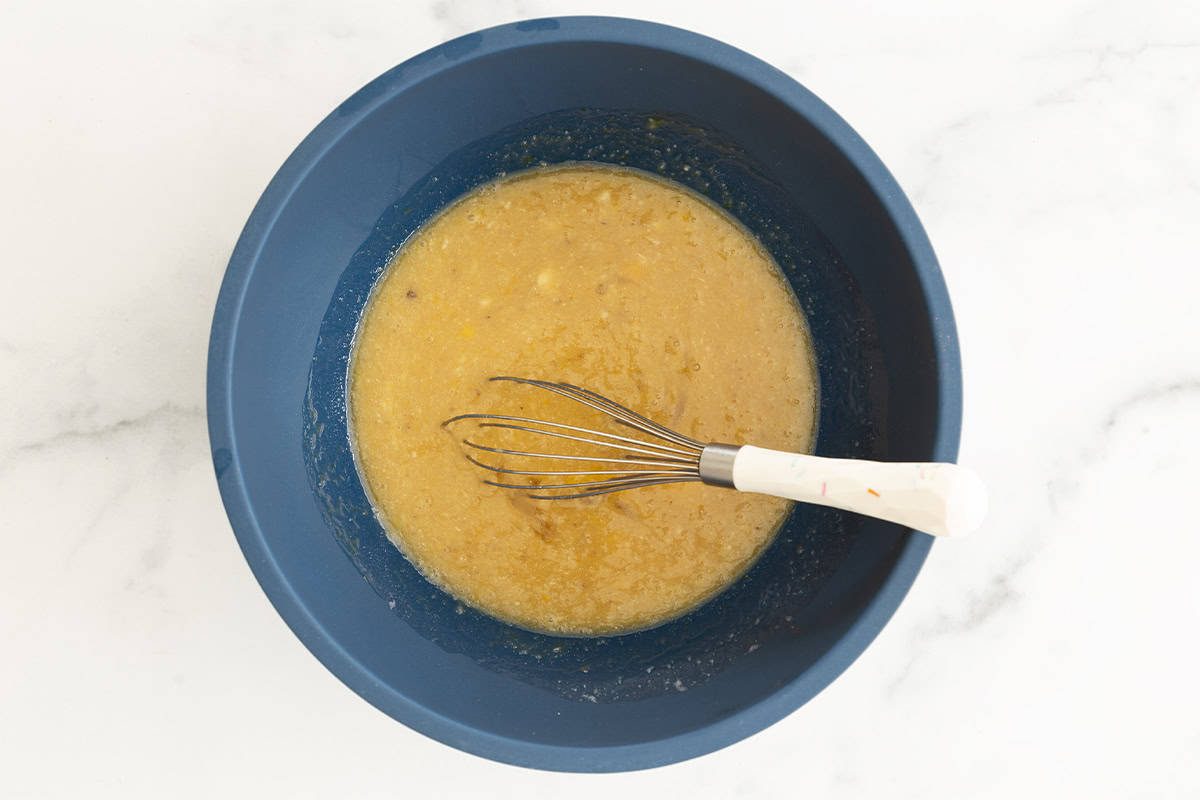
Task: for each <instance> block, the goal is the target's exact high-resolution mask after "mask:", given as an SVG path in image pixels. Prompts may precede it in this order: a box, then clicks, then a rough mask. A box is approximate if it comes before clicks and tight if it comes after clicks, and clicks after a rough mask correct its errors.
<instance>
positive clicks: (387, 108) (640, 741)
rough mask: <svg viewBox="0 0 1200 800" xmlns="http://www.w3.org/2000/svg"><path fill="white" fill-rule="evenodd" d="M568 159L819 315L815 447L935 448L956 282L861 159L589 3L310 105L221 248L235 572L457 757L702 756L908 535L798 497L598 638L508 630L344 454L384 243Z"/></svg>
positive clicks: (757, 76)
mask: <svg viewBox="0 0 1200 800" xmlns="http://www.w3.org/2000/svg"><path fill="white" fill-rule="evenodd" d="M574 160H585V161H601V162H609V163H615V164H622V165H628V166H632V167H637V168H640V169H644V170H648V171H651V172H656V173H659V174H662V175H664V176H667V177H670V178H673V179H675V180H677V181H679V182H681V183H684V184H686V185H688V186H690V187H692V188H693V189H695V190H696V191H699V192H701V193H703V194H705V195H707V196H709V197H710V198H712V199H713V200H714V201H715V202H717V203H719V204H720V205H722V206H724V207H725V208H727V209H729V210H730V211H731V212H732V213H733V214H734V215H736V216H737V217H738V218H740V219H741V220H742V222H744V223H745V224H746V225H747V226H748V227H749V228H750V229H751V230H752V231H753V232H754V233H755V234H757V236H758V237H759V238H760V239H761V240H762V242H763V243H764V244H765V245H766V246H767V247H768V248H769V249H770V250H771V252H772V253H773V255H774V256H775V259H776V260H777V261H778V262H779V264H780V265H781V266H782V268H783V269H784V272H785V273H786V275H787V278H788V280H789V281H790V282H791V283H792V285H793V286H794V288H795V290H796V293H797V296H798V297H799V299H800V302H801V305H802V306H803V309H804V311H805V314H806V315H807V316H808V321H809V325H810V327H811V329H812V333H813V339H814V343H815V347H816V350H817V357H818V362H819V371H820V379H821V403H820V419H819V426H820V428H819V435H818V440H817V445H816V451H817V452H818V453H819V454H821V455H827V456H843V457H869V458H876V459H886V460H915V461H923V460H937V461H951V460H953V459H954V457H955V455H956V453H957V449H958V436H959V426H960V418H961V379H960V375H959V355H958V344H957V339H956V336H955V330H954V321H953V316H952V314H951V309H950V301H949V298H948V297H947V294H946V288H945V285H944V284H943V281H942V277H941V273H940V272H939V270H938V265H937V261H936V259H935V257H934V254H933V251H932V249H931V248H930V245H929V242H928V241H927V239H926V237H925V233H924V232H923V230H922V229H921V225H920V223H919V222H918V221H917V217H916V215H915V214H914V212H913V209H912V208H911V207H910V206H909V204H908V202H907V201H906V200H905V198H904V195H903V194H902V193H901V191H900V188H899V187H898V186H897V185H896V182H895V181H894V180H893V178H892V177H891V175H889V174H888V172H887V170H886V169H885V168H884V166H883V164H882V163H880V161H879V159H878V158H876V156H875V155H874V154H873V153H872V152H871V151H870V149H869V148H868V147H867V146H866V144H864V143H863V141H862V140H861V139H860V138H859V137H858V136H857V135H856V134H855V133H854V131H853V130H851V129H850V127H849V126H848V125H846V123H845V122H843V121H842V120H841V119H840V118H839V117H838V116H837V115H836V114H834V113H833V111H831V110H830V109H829V108H828V107H826V106H825V105H824V104H823V103H821V101H820V100H818V99H817V98H816V97H814V96H813V95H812V94H810V93H809V92H808V91H806V90H805V89H804V88H803V87H801V86H800V85H799V84H797V83H795V82H794V81H793V80H791V79H790V78H788V77H787V76H786V75H784V74H783V73H781V72H779V71H778V70H775V69H773V68H772V67H770V66H768V65H766V64H764V63H763V62H761V61H758V60H757V59H755V58H753V57H751V56H749V55H747V54H745V53H743V52H740V51H738V50H735V49H733V48H731V47H728V46H726V45H724V44H721V43H720V42H717V41H714V40H712V39H708V38H705V37H702V36H698V35H695V34H692V33H687V32H685V31H681V30H678V29H675V28H669V27H664V26H662V25H654V24H649V23H645V22H634V21H631V20H622V19H605V18H567V19H558V20H553V19H543V20H534V21H530V22H522V23H518V24H515V25H506V26H502V27H498V28H492V29H489V30H486V31H482V32H480V33H474V34H471V35H469V36H464V37H462V38H459V39H455V40H454V41H451V42H447V43H446V44H443V45H441V46H439V47H435V48H433V49H432V50H429V51H427V52H425V53H423V54H421V55H419V56H416V57H415V58H412V59H410V60H409V61H406V62H405V63H403V64H401V65H400V66H398V67H396V68H395V69H393V70H391V71H390V72H388V73H386V74H384V75H383V76H381V77H379V78H378V79H376V80H374V81H372V82H371V83H370V84H368V85H367V86H366V87H364V88H363V89H362V90H360V91H359V92H358V93H357V94H355V95H354V96H353V97H351V98H350V99H349V100H347V101H346V102H345V103H343V104H342V105H341V106H340V107H338V108H337V109H336V110H335V111H334V112H333V113H332V114H330V116H329V117H328V118H327V119H325V120H324V121H323V122H322V123H321V124H320V125H319V126H317V128H316V130H314V131H313V132H312V133H311V134H310V135H309V136H308V138H306V139H305V140H304V141H303V143H301V145H300V146H299V147H298V148H297V149H296V151H295V153H293V154H292V156H291V157H290V158H289V159H288V160H287V162H286V163H285V164H284V165H283V167H282V168H281V169H280V170H279V173H278V174H277V175H276V176H275V178H274V180H272V181H271V184H270V186H268V187H267V190H266V192H264V194H263V196H262V199H261V200H260V201H259V203H258V205H257V206H256V207H255V209H254V212H253V214H251V216H250V220H249V222H247V224H246V228H245V230H244V231H243V233H242V236H241V238H240V240H239V241H238V244H237V247H236V249H235V250H234V253H233V257H232V259H231V260H230V263H229V268H228V271H227V273H226V275H225V281H224V283H223V285H222V287H221V293H220V297H219V299H218V301H217V308H216V313H215V316H214V320H213V328H212V339H211V343H210V349H209V366H208V419H209V433H210V437H211V441H212V452H213V463H214V466H215V468H216V473H217V479H218V483H219V485H220V489H221V496H222V498H223V499H224V501H225V507H226V509H227V510H228V513H229V518H230V521H231V522H232V524H233V529H234V532H235V533H236V535H237V538H238V541H239V543H240V544H241V547H242V550H243V552H244V553H245V555H246V559H247V560H248V561H249V563H250V566H251V568H252V569H253V570H254V574H255V575H256V576H257V578H258V580H259V582H260V583H261V584H262V586H263V589H264V590H265V591H266V593H267V595H268V596H269V597H270V599H271V602H272V603H274V604H275V607H276V608H277V609H278V610H279V613H280V614H281V615H282V616H283V618H284V619H285V620H286V621H287V623H288V625H290V626H291V628H292V630H294V631H295V632H296V635H297V636H299V637H300V638H301V640H303V641H304V643H305V644H306V645H307V646H308V647H309V649H310V650H312V652H313V653H314V654H315V655H316V656H317V658H319V659H320V660H321V661H322V662H323V663H324V664H325V665H326V666H327V667H328V668H329V669H330V670H332V671H333V672H334V674H336V675H337V676H338V677H339V678H341V680H343V681H345V683H346V684H347V685H349V686H350V687H351V688H352V689H354V690H355V691H356V692H358V693H359V694H360V695H362V696H363V697H364V698H366V699H367V700H368V701H369V702H371V703H372V704H374V705H375V706H377V707H378V708H380V709H381V710H383V711H385V712H386V713H388V714H390V715H391V716H393V717H394V718H396V719H397V720H400V721H401V722H403V723H404V724H406V725H408V726H410V727H412V728H414V729H416V730H418V731H421V732H422V733H425V734H427V735H429V736H432V737H434V738H435V739H438V740H440V741H442V742H445V743H447V744H450V745H452V746H454V747H458V748H461V749H463V750H466V751H469V752H472V753H476V754H479V755H482V756H487V757H489V758H493V759H497V760H500V761H506V762H510V763H513V764H521V765H526V766H534V767H541V768H546V769H558V770H576V771H612V770H628V769H638V768H643V767H651V766H655V765H659V764H666V763H669V762H673V761H680V760H682V759H686V758H690V757H693V756H697V755H700V754H702V753H706V752H709V751H712V750H715V749H717V748H719V747H722V746H724V745H727V744H730V743H731V742H734V741H737V740H738V739H741V738H743V737H746V736H749V735H750V734H752V733H754V732H756V731H758V730H760V729H762V728H764V727H766V726H767V725H769V724H771V723H772V722H774V721H776V720H778V719H780V718H781V717H783V716H784V715H786V714H788V713H789V712H791V711H793V710H795V709H796V708H798V707H799V706H800V705H802V704H803V703H804V702H805V701H807V700H808V699H809V698H811V697H813V696H814V695H815V694H816V693H817V692H819V691H820V690H821V689H822V688H824V687H825V686H826V685H827V684H828V683H829V682H830V681H832V680H833V679H834V678H835V677H836V676H837V675H838V674H839V673H840V672H841V671H842V670H844V669H845V668H846V667H847V666H848V665H849V664H850V662H851V661H853V660H854V658H855V657H857V656H858V654H859V653H861V652H862V651H863V649H864V648H865V647H866V646H867V644H868V643H869V642H870V641H871V639H872V638H873V637H874V636H875V635H876V634H877V633H878V632H879V630H880V629H881V628H882V627H883V625H884V624H885V623H886V621H887V619H888V618H889V616H890V615H891V614H892V612H893V611H895V609H896V607H897V606H898V605H899V603H900V601H901V599H902V598H903V596H904V594H905V592H906V591H907V590H908V587H909V586H910V585H911V584H912V581H913V580H914V578H915V577H916V574H917V571H918V569H919V568H920V566H921V563H922V562H923V561H924V559H925V555H926V553H927V552H928V551H929V547H930V543H931V539H930V538H929V537H927V536H925V535H924V534H919V533H914V532H912V531H909V530H906V529H903V528H900V527H898V526H896V525H892V524H889V523H885V522H879V521H875V520H869V519H864V518H861V517H858V516H856V515H853V514H849V513H844V512H840V511H836V510H831V509H821V508H814V507H810V506H797V507H796V509H795V511H794V512H793V513H792V515H791V517H790V518H789V519H788V521H787V523H786V524H785V526H784V527H783V528H782V530H781V531H780V533H779V535H778V537H777V538H776V539H775V541H774V543H773V544H772V545H771V546H770V547H768V548H767V550H766V551H765V552H764V554H763V556H762V558H761V559H760V560H759V561H758V562H757V563H756V564H755V566H754V567H753V568H752V569H751V570H750V571H749V572H748V573H747V574H746V575H745V576H744V577H743V578H742V579H741V580H739V581H738V582H737V583H736V584H734V585H733V586H732V587H730V588H729V589H727V590H726V591H725V592H723V593H722V594H721V595H719V596H718V597H716V598H715V599H713V600H712V601H711V602H709V603H707V604H705V605H704V606H703V607H701V608H699V609H696V610H695V611H693V612H692V613H689V614H687V615H686V616H684V617H682V618H680V619H677V620H675V621H673V622H670V623H667V624H665V625H662V626H660V627H658V628H655V629H653V630H648V631H643V632H640V633H635V634H630V635H626V636H613V637H604V638H566V637H555V636H548V635H545V634H541V633H532V632H530V631H526V630H522V629H519V628H515V627H512V626H510V625H507V624H505V623H502V622H499V621H497V620H495V619H492V618H490V617H488V616H485V615H483V614H480V613H477V612H475V611H474V610H472V609H470V608H465V607H463V606H461V605H459V604H458V603H456V602H455V600H454V599H453V598H451V597H449V596H447V595H446V594H445V593H443V592H442V591H441V590H439V589H437V588H435V587H434V586H432V585H431V584H429V583H428V582H427V581H425V580H424V579H423V578H422V577H421V576H420V574H418V573H417V572H416V571H415V570H414V569H413V567H412V565H411V564H409V563H408V562H407V561H406V560H405V559H404V558H403V557H402V556H401V555H400V553H399V552H398V551H397V550H396V549H395V547H393V546H392V545H391V544H390V542H389V541H388V540H387V538H386V536H385V535H384V533H383V531H382V530H381V528H380V526H379V523H378V522H377V521H376V519H375V517H374V516H373V514H372V512H371V509H370V506H369V504H368V502H367V499H366V496H365V495H364V491H363V487H362V485H361V484H360V482H359V478H358V475H357V473H356V471H355V468H354V464H353V461H352V459H351V454H350V446H349V440H348V436H347V430H346V416H345V383H346V365H347V359H348V356H349V352H350V345H351V341H352V337H353V333H354V328H355V325H356V323H357V320H358V318H359V316H360V314H361V312H362V310H363V306H364V304H365V302H366V299H367V296H368V293H369V291H370V288H371V286H372V285H373V283H374V281H375V279H376V278H377V277H378V276H379V274H380V272H381V270H382V269H383V268H384V266H385V265H386V263H387V261H388V258H389V256H390V255H391V254H392V253H393V252H394V251H395V249H396V247H397V246H399V244H400V243H401V242H403V241H404V239H405V237H406V236H408V235H409V234H410V233H411V232H412V231H413V230H414V229H416V228H417V227H418V226H419V225H420V224H421V223H422V222H424V221H425V220H427V219H429V218H430V217H431V216H432V215H433V214H434V213H436V212H437V210H438V209H439V208H441V207H443V206H444V205H445V204H446V203H448V202H450V201H451V200H453V199H454V198H455V197H457V196H459V195H460V194H462V193H463V192H466V191H468V190H470V189H471V188H472V187H474V186H477V185H479V184H481V183H483V182H486V181H489V180H491V179H493V178H495V177H496V176H498V175H501V174H504V173H511V172H513V171H516V170H520V169H525V168H529V167H533V166H536V165H539V164H552V163H559V162H563V161H574ZM545 377H549V378H553V377H554V376H545ZM714 491H720V490H714Z"/></svg>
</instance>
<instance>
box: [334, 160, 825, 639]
mask: <svg viewBox="0 0 1200 800" xmlns="http://www.w3.org/2000/svg"><path fill="white" fill-rule="evenodd" d="M493 375H516V376H521V377H531V378H540V379H543V380H553V381H566V382H569V383H573V384H576V385H580V386H584V387H587V388H589V389H592V390H593V391H596V392H599V393H600V394H603V395H606V396H608V397H611V398H613V399H614V400H617V401H618V402H620V403H623V404H625V405H627V406H629V407H631V408H633V409H635V410H637V411H639V412H640V413H642V414H644V415H646V416H649V417H650V418H652V419H655V420H657V421H659V422H661V423H663V424H665V425H667V426H668V427H672V428H674V429H676V430H678V431H680V432H682V433H685V434H687V435H689V436H691V437H693V438H695V439H697V440H699V441H703V442H707V441H725V442H734V443H743V442H751V443H754V444H757V445H760V446H763V447H772V448H779V449H786V450H796V451H806V450H807V449H808V448H809V445H810V440H811V438H812V435H813V427H814V425H813V418H814V404H815V401H816V386H815V381H816V378H815V371H814V364H813V358H812V354H811V350H810V346H809V340H808V334H807V330H806V328H805V324H804V321H803V318H802V315H801V314H800V312H799V309H798V307H797V306H796V303H795V298H794V296H793V295H792V293H791V290H790V289H789V288H788V286H787V284H786V283H785V282H784V280H783V277H782V275H781V274H780V272H779V270H778V268H777V267H776V266H775V264H774V262H773V261H772V260H771V258H770V257H769V255H767V253H766V252H765V251H764V250H763V249H762V247H761V246H760V245H759V244H758V243H757V242H756V240H755V239H754V238H753V237H752V236H751V235H750V234H749V233H747V232H746V231H745V230H744V229H743V228H741V227H740V226H739V225H738V224H737V223H736V222H735V221H734V220H733V219H732V218H731V217H729V216H728V215H726V214H725V213H724V212H722V211H720V210H719V209H717V208H716V207H715V206H713V205H711V204H710V203H708V202H707V201H706V200H704V199H702V198H700V197H699V196H698V195H694V194H692V193H690V192H689V191H687V190H685V189H682V188H681V187H679V186H677V185H675V184H671V183H667V182H665V181H662V180H659V179H656V178H653V177H651V176H649V175H646V174H645V173H641V172H636V171H632V170H618V169H613V168H607V167H600V166H589V165H574V166H569V167H559V168H553V169H542V170H535V171H532V172H526V173H522V174H519V175H516V176H512V177H510V178H507V179H502V180H500V181H497V182H495V183H492V184H490V185H488V186H485V187H483V188H481V189H479V190H477V191H475V192H473V193H472V194H470V195H469V196H467V197H465V198H464V199H462V200H461V201H459V202H458V203H456V204H455V205H453V206H452V207H450V208H449V209H447V210H446V211H445V212H443V213H442V214H441V215H440V216H438V217H437V218H436V219H434V220H432V221H431V222H430V223H428V224H427V225H426V226H425V227H424V228H422V229H421V230H420V231H419V232H418V233H417V234H416V235H414V236H413V238H412V239H411V240H410V241H409V242H408V243H406V244H405V246H404V247H403V248H402V249H401V250H400V252H399V253H398V254H397V256H396V257H395V259H394V261H393V263H392V264H391V265H390V267H389V269H388V271H387V272H386V273H385V275H384V276H383V278H382V279H381V280H380V282H379V285H378V286H377V287H376V290H375V292H374V294H373V296H372V298H371V301H370V303H369V304H368V306H367V310H366V312H365V314H364V317H363V321H362V323H361V326H360V330H359V332H358V338H357V342H356V346H355V350H354V356H353V359H352V363H351V368H350V375H349V410H350V423H351V432H352V436H353V439H354V442H355V451H356V458H357V463H358V466H359V469H360V471H361V474H362V476H363V478H364V480H365V484H366V486H367V489H368V493H369V495H370V496H371V498H372V501H373V502H374V504H375V507H376V509H377V510H378V511H379V513H380V516H381V519H382V521H383V522H384V525H385V527H386V529H387V530H388V532H389V535H390V536H391V537H392V539H393V541H394V542H395V543H396V545H397V546H398V547H399V548H400V549H401V551H402V552H403V553H405V555H406V556H408V558H409V559H410V560H411V561H412V562H413V563H414V564H416V566H417V567H418V568H419V569H420V570H421V572H422V573H423V574H425V575H426V576H427V577H428V578H429V579H431V580H432V581H434V582H435V583H437V584H439V585H440V586H442V587H444V588H445V589H446V590H447V591H449V592H450V593H451V594H453V595H455V596H456V597H458V598H459V599H460V600H462V601H463V602H465V603H468V604H470V605H472V606H474V607H476V608H479V609H481V610H483V611H485V612H487V613H489V614H491V615H493V616H496V617H499V618H501V619H504V620H507V621H510V622H512V623H514V624H517V625H520V626H522V627H526V628H532V629H535V630H543V631H550V632H555V633H568V634H582V635H593V634H608V633H619V632H626V631H631V630H637V629H640V628H645V627H648V626H652V625H655V624H657V623H660V622H663V621H665V620H667V619H670V618H671V617H674V616H677V615H679V614H680V613H682V612H684V611H687V610H688V609H690V608H692V607H693V606H695V605H697V604H698V603H700V602H702V601H704V600H705V599H707V598H708V597H710V596H711V595H713V594H714V593H715V592H717V591H719V590H720V589H721V588H723V587H724V586H725V585H727V584H728V583H729V582H731V581H732V580H734V579H735V578H737V577H738V576H739V575H741V573H742V572H743V571H744V570H745V569H746V568H747V567H748V566H749V565H750V563H751V562H752V560H753V559H754V557H755V556H756V555H757V554H758V553H759V551H760V550H761V549H762V548H763V546H764V545H765V544H767V542H769V541H770V539H771V537H772V535H773V533H774V532H775V530H776V529H777V528H778V526H779V524H780V523H781V521H782V518H783V516H784V515H785V513H786V512H787V510H788V503H786V502H785V501H782V500H776V499H773V498H768V497H763V496H759V495H748V494H742V493H739V492H735V491H732V490H729V489H721V488H716V487H708V486H703V485H701V484H676V485H667V486H658V487H653V488H647V489H638V490H634V491H627V492H620V493H616V494H610V495H605V496H603V497H597V498H589V499H585V500H555V501H547V500H531V499H529V498H527V497H525V496H524V495H523V494H521V493H520V492H518V491H515V490H511V489H499V488H495V487H491V486H487V485H485V484H483V483H482V482H481V479H482V478H484V477H495V476H489V475H487V474H486V473H484V472H483V471H482V470H480V469H479V468H478V467H474V466H472V465H471V464H470V463H469V462H468V461H467V460H466V459H465V458H464V457H463V447H462V445H461V444H460V441H461V439H462V438H463V437H464V436H470V438H472V439H473V440H476V441H481V442H485V443H489V444H500V446H505V443H509V444H511V443H513V442H515V441H516V440H515V439H505V438H504V437H503V436H499V435H498V434H497V433H496V432H490V433H486V432H479V431H477V430H473V429H470V428H469V426H468V427H467V428H460V427H458V425H456V426H454V428H453V429H452V430H447V429H444V428H442V427H441V423H442V422H443V421H444V420H446V419H448V418H450V417H452V416H455V415H457V414H462V413H467V412H480V413H499V414H513V415H521V416H532V417H542V418H548V419H554V420H558V421H562V422H566V423H569V424H575V425H583V426H587V427H592V428H597V427H599V428H606V427H607V429H611V430H616V431H617V432H622V431H619V430H618V429H615V428H612V426H611V425H607V423H606V421H605V419H604V418H603V417H602V416H601V415H599V414H596V413H595V412H589V411H587V410H586V409H583V408H582V407H580V406H577V405H575V404H573V403H570V402H569V401H565V400H561V399H559V398H555V397H554V396H553V395H550V394H549V393H547V392H544V391H542V390H538V389H534V388H531V387H525V386H519V385H515V384H511V383H488V382H487V378H488V377H490V376H493ZM623 432H624V433H628V431H623ZM522 444H523V445H524V447H523V448H522V449H539V448H540V449H554V448H555V447H556V444H555V442H554V440H550V439H542V438H540V437H538V438H536V439H530V438H528V437H527V438H525V439H523V440H522ZM558 451H560V452H561V451H562V448H558ZM554 463H557V462H554ZM509 466H513V465H512V464H509ZM559 466H560V467H561V466H562V465H561V464H560V465H559ZM525 468H533V469H547V468H548V466H547V465H546V464H539V465H538V466H536V467H531V466H529V465H526V466H525Z"/></svg>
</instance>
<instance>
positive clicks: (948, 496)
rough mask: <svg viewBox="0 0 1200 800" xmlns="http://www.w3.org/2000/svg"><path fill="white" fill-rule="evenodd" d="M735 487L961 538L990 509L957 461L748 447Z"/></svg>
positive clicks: (739, 459) (736, 462) (740, 457)
mask: <svg viewBox="0 0 1200 800" xmlns="http://www.w3.org/2000/svg"><path fill="white" fill-rule="evenodd" d="M733 485H734V487H735V488H737V489H739V490H740V491H743V492H759V493H761V494H769V495H774V496H776V497H786V498H789V499H791V500H799V501H801V502H805V503H815V504H817V505H822V506H831V507H833V508H841V509H844V510H846V511H854V512H857V513H859V514H866V515H867V516H870V517H875V518H877V519H884V520H888V521H889V522H897V523H899V524H901V525H904V526H906V527H909V528H914V529H916V530H919V531H924V532H925V533H928V534H932V535H934V536H960V535H962V534H965V533H969V532H971V531H973V530H975V529H976V528H978V527H979V526H980V525H981V524H982V523H983V518H984V516H985V515H986V514H987V491H986V490H985V489H984V486H983V482H982V481H980V479H979V477H978V476H977V475H976V474H975V473H974V472H972V471H970V470H969V469H966V468H964V467H960V466H958V465H957V464H918V463H887V462H881V461H856V460H852V459H841V458H821V457H819V456H808V455H799V454H797V453H784V452H780V451H778V450H767V449H764V448H761V447H753V446H750V445H746V446H743V447H741V448H740V449H738V451H737V453H736V455H735V456H734V459H733Z"/></svg>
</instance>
